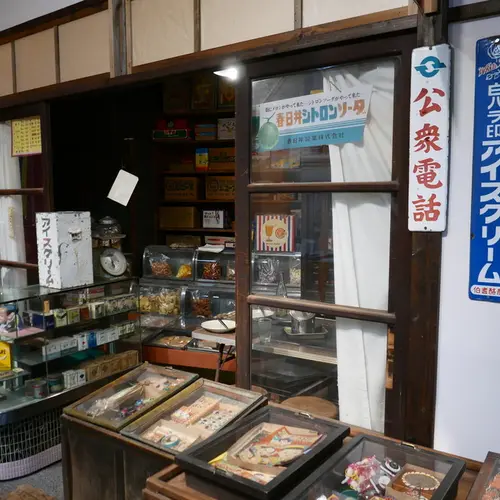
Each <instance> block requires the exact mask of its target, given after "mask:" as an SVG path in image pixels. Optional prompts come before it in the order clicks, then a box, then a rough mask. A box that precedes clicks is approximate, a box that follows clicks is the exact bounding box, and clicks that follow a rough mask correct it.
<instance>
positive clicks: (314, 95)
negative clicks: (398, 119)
mask: <svg viewBox="0 0 500 500" xmlns="http://www.w3.org/2000/svg"><path fill="white" fill-rule="evenodd" d="M395 66H396V59H389V60H381V61H372V62H368V63H356V64H349V65H344V66H331V67H325V68H318V69H314V70H311V71H304V72H301V73H296V74H291V75H285V76H279V77H273V78H267V79H264V80H255V81H253V83H252V104H253V118H252V138H253V150H252V164H251V180H252V182H322V181H324V182H368V181H389V180H391V175H392V174H391V170H392V130H393V123H392V122H393V100H394V74H395Z"/></svg>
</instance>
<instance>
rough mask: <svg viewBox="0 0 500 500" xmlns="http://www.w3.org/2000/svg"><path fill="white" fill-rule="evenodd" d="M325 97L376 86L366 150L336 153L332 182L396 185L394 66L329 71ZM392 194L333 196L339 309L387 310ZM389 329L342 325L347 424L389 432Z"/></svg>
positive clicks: (341, 385)
mask: <svg viewBox="0 0 500 500" xmlns="http://www.w3.org/2000/svg"><path fill="white" fill-rule="evenodd" d="M323 84H324V90H325V91H334V90H337V91H344V90H347V89H349V88H352V87H354V86H356V85H360V84H362V85H371V86H372V88H373V91H372V95H371V102H370V108H369V113H368V119H367V123H366V126H365V131H364V139H363V142H362V143H348V144H343V145H340V146H329V150H330V167H331V180H332V182H361V181H388V180H391V163H392V119H393V88H394V63H393V62H392V61H388V62H383V63H371V64H362V65H356V66H349V67H347V68H346V67H339V68H333V69H328V70H324V71H323ZM390 200H391V199H390V195H388V194H377V193H375V194H373V193H359V194H357V193H356V194H334V195H332V219H333V254H334V271H335V302H336V303H337V304H342V305H349V306H355V307H367V308H373V309H382V310H387V307H388V282H389V240H390ZM386 354H387V326H386V325H383V324H378V323H369V322H362V321H355V320H348V319H342V318H337V359H338V390H339V411H340V419H341V420H342V421H344V422H347V423H350V424H353V425H359V426H361V427H365V428H368V429H373V430H376V431H383V430H384V420H385V373H386Z"/></svg>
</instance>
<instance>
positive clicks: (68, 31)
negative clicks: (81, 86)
mask: <svg viewBox="0 0 500 500" xmlns="http://www.w3.org/2000/svg"><path fill="white" fill-rule="evenodd" d="M109 51H110V44H109V20H108V11H103V12H99V13H98V14H93V15H91V16H88V17H83V18H82V19H78V20H77V21H72V22H70V23H66V24H62V25H61V26H59V60H60V67H61V81H62V82H66V81H68V80H76V79H77V78H85V77H86V76H92V75H99V74H101V73H109V67H110V54H109Z"/></svg>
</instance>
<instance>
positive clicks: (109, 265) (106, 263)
mask: <svg viewBox="0 0 500 500" xmlns="http://www.w3.org/2000/svg"><path fill="white" fill-rule="evenodd" d="M99 260H100V262H101V266H102V268H103V269H104V271H105V272H107V273H108V274H110V275H111V276H121V275H122V274H125V271H126V270H127V259H126V258H125V255H123V253H122V252H120V250H117V249H116V248H107V249H106V250H104V251H103V252H102V253H101V256H100V258H99Z"/></svg>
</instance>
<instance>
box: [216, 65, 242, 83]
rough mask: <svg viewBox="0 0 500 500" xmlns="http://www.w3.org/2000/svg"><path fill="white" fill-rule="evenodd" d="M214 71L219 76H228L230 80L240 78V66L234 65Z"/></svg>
mask: <svg viewBox="0 0 500 500" xmlns="http://www.w3.org/2000/svg"><path fill="white" fill-rule="evenodd" d="M214 73H215V74H216V75H218V76H222V78H227V79H228V80H231V81H233V82H235V81H236V80H237V79H238V76H239V75H238V68H235V67H234V66H230V67H229V68H226V69H221V70H220V71H214Z"/></svg>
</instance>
